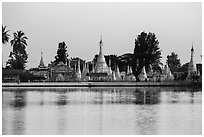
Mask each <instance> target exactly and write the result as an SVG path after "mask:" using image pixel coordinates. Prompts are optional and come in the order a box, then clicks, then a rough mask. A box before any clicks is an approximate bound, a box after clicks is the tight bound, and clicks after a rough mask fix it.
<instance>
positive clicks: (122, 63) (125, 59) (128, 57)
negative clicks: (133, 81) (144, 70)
mask: <svg viewBox="0 0 204 137" xmlns="http://www.w3.org/2000/svg"><path fill="white" fill-rule="evenodd" d="M132 63H133V54H132V53H126V54H123V55H120V56H118V60H117V64H118V67H119V70H120V71H127V66H133V64H132Z"/></svg>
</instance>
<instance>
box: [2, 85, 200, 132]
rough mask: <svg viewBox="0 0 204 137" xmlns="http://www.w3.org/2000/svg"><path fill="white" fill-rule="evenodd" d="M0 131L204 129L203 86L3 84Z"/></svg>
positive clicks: (188, 130) (192, 130) (185, 130)
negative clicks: (106, 86)
mask: <svg viewBox="0 0 204 137" xmlns="http://www.w3.org/2000/svg"><path fill="white" fill-rule="evenodd" d="M2 91H3V93H2V106H3V108H2V111H3V112H2V133H3V134H4V135H12V134H15V135H18V134H27V135H30V134H31V135H33V134H37V135H43V134H47V135H50V134H54V135H58V134H78V135H83V134H95V135H101V134H106V135H107V134H108V135H112V134H115V135H124V134H127V135H128V134H133V135H138V134H140V135H146V134H147V135H155V134H163V135H168V134H170V135H174V134H177V135H180V134H181V135H186V134H189V135H192V134H202V89H201V88H188V87H162V88H159V87H157V88H156V87H152V88H151V87H148V88H3V89H2Z"/></svg>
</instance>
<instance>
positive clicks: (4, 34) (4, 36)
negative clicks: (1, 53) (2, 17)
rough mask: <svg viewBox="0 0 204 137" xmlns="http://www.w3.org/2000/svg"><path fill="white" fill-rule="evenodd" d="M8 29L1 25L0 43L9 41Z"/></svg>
mask: <svg viewBox="0 0 204 137" xmlns="http://www.w3.org/2000/svg"><path fill="white" fill-rule="evenodd" d="M8 32H9V30H6V26H2V43H3V44H6V43H8V42H9V36H10V35H9V34H8Z"/></svg>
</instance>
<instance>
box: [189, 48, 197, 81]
mask: <svg viewBox="0 0 204 137" xmlns="http://www.w3.org/2000/svg"><path fill="white" fill-rule="evenodd" d="M196 74H197V71H196V65H195V63H194V49H193V45H192V48H191V59H190V62H189V65H188V77H187V78H191V77H192V76H193V75H196Z"/></svg>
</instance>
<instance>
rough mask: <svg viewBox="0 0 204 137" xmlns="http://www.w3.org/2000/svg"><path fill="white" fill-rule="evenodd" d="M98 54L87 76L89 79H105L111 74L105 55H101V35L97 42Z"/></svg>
mask: <svg viewBox="0 0 204 137" xmlns="http://www.w3.org/2000/svg"><path fill="white" fill-rule="evenodd" d="M99 47H100V49H99V55H98V57H97V62H96V64H95V67H94V63H93V67H92V68H93V69H92V71H91V72H90V73H88V74H87V76H90V79H91V80H93V81H107V80H109V77H110V76H111V75H112V72H111V69H110V68H109V67H108V65H107V63H106V60H105V57H104V55H103V41H102V37H101V40H100V42H99Z"/></svg>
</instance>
